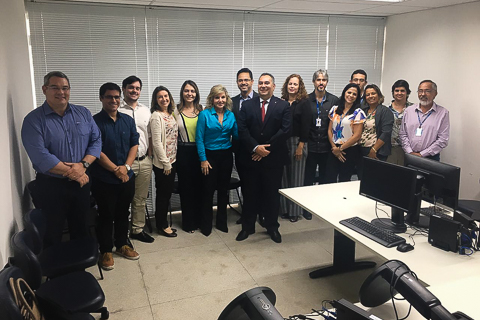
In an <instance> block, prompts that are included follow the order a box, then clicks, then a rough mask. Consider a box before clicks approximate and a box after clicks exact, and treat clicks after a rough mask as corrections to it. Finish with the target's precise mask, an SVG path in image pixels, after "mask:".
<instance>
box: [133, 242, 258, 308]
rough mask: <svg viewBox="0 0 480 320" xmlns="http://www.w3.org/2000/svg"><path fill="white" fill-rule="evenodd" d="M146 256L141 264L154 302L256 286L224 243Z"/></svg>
mask: <svg viewBox="0 0 480 320" xmlns="http://www.w3.org/2000/svg"><path fill="white" fill-rule="evenodd" d="M142 258H144V259H142V260H141V261H140V265H141V270H142V273H143V277H144V280H145V284H146V288H147V292H148V297H149V300H150V303H151V304H158V303H163V302H167V301H174V300H178V299H182V298H189V297H195V296H198V295H205V294H208V293H213V292H219V291H223V290H226V289H228V288H235V287H242V286H254V285H255V282H254V280H253V279H252V277H251V276H250V274H249V273H248V272H247V271H246V270H245V268H244V267H243V265H242V264H241V263H240V262H239V261H238V260H237V258H236V257H235V256H234V255H233V254H232V252H231V251H230V249H229V248H228V247H227V246H226V245H225V244H223V243H220V244H206V245H199V246H195V247H186V248H179V249H171V250H169V251H168V252H155V253H147V254H144V256H143V257H142Z"/></svg>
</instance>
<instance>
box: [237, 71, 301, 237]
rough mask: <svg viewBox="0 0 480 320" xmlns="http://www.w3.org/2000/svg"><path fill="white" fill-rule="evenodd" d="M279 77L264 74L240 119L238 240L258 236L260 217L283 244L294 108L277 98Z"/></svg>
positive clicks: (242, 110) (246, 102)
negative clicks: (283, 196) (283, 190)
mask: <svg viewBox="0 0 480 320" xmlns="http://www.w3.org/2000/svg"><path fill="white" fill-rule="evenodd" d="M274 90H275V78H274V77H273V76H272V75H271V74H268V73H264V74H262V75H261V76H260V78H259V80H258V94H259V97H256V98H253V99H251V100H247V101H244V102H243V104H242V108H241V110H240V112H239V116H238V132H239V136H240V141H241V146H240V150H239V157H240V160H241V162H242V165H244V166H245V172H244V183H243V186H244V188H243V195H244V216H243V221H242V231H240V233H239V234H238V236H237V241H242V240H245V239H246V238H248V236H249V235H250V234H253V233H255V221H256V217H257V214H263V216H264V219H265V221H264V227H265V228H266V229H267V232H268V234H269V235H270V237H271V238H272V240H273V241H275V242H277V243H280V242H282V237H281V235H280V233H279V232H278V227H279V224H278V211H279V206H280V194H279V193H278V189H279V188H280V185H281V181H282V173H283V166H284V165H286V164H288V162H289V161H290V159H289V157H288V150H287V143H286V140H287V138H288V135H289V131H290V126H291V115H290V105H289V104H288V102H286V101H283V100H281V99H279V98H277V97H274V96H273V91H274Z"/></svg>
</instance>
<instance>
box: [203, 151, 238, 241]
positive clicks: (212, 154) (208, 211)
mask: <svg viewBox="0 0 480 320" xmlns="http://www.w3.org/2000/svg"><path fill="white" fill-rule="evenodd" d="M205 153H206V155H207V160H208V162H209V163H210V165H211V166H212V169H210V170H209V173H208V174H207V175H202V220H201V223H200V229H201V230H202V233H204V234H210V233H211V232H212V220H213V208H212V207H213V195H214V193H215V190H217V219H216V225H217V226H219V227H221V228H226V227H227V203H228V186H229V184H230V177H231V176H232V168H233V154H232V150H231V149H227V150H205Z"/></svg>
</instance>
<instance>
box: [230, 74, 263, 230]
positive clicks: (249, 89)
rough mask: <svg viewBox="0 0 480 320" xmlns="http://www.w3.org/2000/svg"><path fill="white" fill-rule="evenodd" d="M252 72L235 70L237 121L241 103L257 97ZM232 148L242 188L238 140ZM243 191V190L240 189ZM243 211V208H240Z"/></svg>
mask: <svg viewBox="0 0 480 320" xmlns="http://www.w3.org/2000/svg"><path fill="white" fill-rule="evenodd" d="M253 83H254V80H253V74H252V71H251V70H250V69H248V68H242V69H240V70H238V72H237V86H238V89H239V90H240V93H239V94H238V95H236V96H235V97H233V98H232V102H233V108H232V111H233V114H234V115H235V119H236V120H237V123H238V112H239V111H240V109H241V108H242V103H243V102H244V101H246V100H250V99H252V98H256V97H258V94H257V93H256V92H255V91H254V90H253ZM232 150H233V152H234V154H235V169H236V170H237V173H238V176H239V177H240V184H241V186H242V189H243V180H244V177H243V173H244V171H245V169H244V166H243V165H242V160H241V159H240V157H239V150H240V140H233V141H232ZM242 192H243V191H242ZM242 211H243V212H245V208H243V209H242ZM240 223H242V218H240V219H238V220H237V224H240Z"/></svg>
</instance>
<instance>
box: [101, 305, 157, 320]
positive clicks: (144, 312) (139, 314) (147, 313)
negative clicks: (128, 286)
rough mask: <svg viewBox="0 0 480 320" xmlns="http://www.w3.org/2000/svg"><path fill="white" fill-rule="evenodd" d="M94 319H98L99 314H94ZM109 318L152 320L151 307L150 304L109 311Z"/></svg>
mask: <svg viewBox="0 0 480 320" xmlns="http://www.w3.org/2000/svg"><path fill="white" fill-rule="evenodd" d="M95 319H100V316H96V317H95ZM108 319H109V320H139V319H141V320H153V319H154V318H153V314H152V309H151V308H150V306H148V307H142V308H135V309H129V310H125V311H116V312H110V317H109V318H108Z"/></svg>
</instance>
